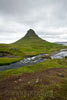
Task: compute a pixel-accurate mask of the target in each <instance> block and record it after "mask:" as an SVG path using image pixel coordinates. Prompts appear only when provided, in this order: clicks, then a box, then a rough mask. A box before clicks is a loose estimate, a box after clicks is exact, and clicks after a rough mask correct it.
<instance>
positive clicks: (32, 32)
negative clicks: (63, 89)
mask: <svg viewBox="0 0 67 100" xmlns="http://www.w3.org/2000/svg"><path fill="white" fill-rule="evenodd" d="M26 36H27V37H31V36H37V35H36V33H35V31H34V30H32V29H29V30H28V31H27V34H26Z"/></svg>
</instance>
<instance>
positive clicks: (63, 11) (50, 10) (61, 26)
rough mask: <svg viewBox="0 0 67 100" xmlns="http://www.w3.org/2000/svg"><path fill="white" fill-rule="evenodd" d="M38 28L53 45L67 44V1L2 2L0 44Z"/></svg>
mask: <svg viewBox="0 0 67 100" xmlns="http://www.w3.org/2000/svg"><path fill="white" fill-rule="evenodd" d="M30 28H32V29H34V30H35V32H36V33H37V34H38V35H39V36H40V37H41V38H43V39H45V40H48V41H50V42H56V41H59V42H63V41H67V0H0V43H11V42H14V41H16V40H18V39H20V38H21V37H23V36H24V35H25V34H26V32H27V30H28V29H30Z"/></svg>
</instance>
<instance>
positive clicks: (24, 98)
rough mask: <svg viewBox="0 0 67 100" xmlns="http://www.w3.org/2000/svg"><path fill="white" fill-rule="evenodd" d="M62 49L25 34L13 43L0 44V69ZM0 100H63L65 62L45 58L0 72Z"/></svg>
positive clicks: (66, 82) (66, 77)
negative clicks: (0, 66)
mask: <svg viewBox="0 0 67 100" xmlns="http://www.w3.org/2000/svg"><path fill="white" fill-rule="evenodd" d="M64 48H67V46H62V45H60V44H54V43H49V42H47V41H45V40H42V39H41V38H39V37H38V36H37V35H36V34H35V32H34V31H33V30H29V31H28V33H27V34H26V36H25V37H24V38H21V39H20V40H18V41H17V42H15V43H12V44H0V65H6V64H10V63H14V62H16V61H19V60H21V59H23V58H24V57H28V56H33V55H37V54H41V53H48V54H52V53H54V52H56V51H59V50H60V49H64ZM47 57H48V56H47ZM43 58H44V56H43ZM0 100H67V59H65V58H63V59H59V60H58V59H51V58H49V59H48V60H47V61H44V62H41V63H38V64H35V65H29V66H24V67H21V68H16V69H11V70H7V71H0Z"/></svg>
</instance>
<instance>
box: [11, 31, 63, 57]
mask: <svg viewBox="0 0 67 100" xmlns="http://www.w3.org/2000/svg"><path fill="white" fill-rule="evenodd" d="M11 46H12V48H17V49H18V52H17V53H16V54H17V55H26V56H27V55H29V56H30V55H36V54H41V53H52V52H53V51H57V50H59V49H60V48H62V46H61V45H59V44H55V43H50V42H48V41H46V40H43V39H41V38H40V37H39V36H38V35H37V34H36V33H35V31H34V30H32V29H30V30H28V31H27V34H26V35H25V36H24V37H23V38H21V39H20V40H18V41H16V42H15V43H12V44H11Z"/></svg>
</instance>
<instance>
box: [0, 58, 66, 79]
mask: <svg viewBox="0 0 67 100" xmlns="http://www.w3.org/2000/svg"><path fill="white" fill-rule="evenodd" d="M49 68H67V59H60V60H58V59H55V60H47V61H44V62H41V63H38V64H35V65H29V66H23V67H21V68H17V69H11V70H7V71H1V72H0V78H5V77H9V76H13V75H19V74H23V73H31V72H32V73H34V72H38V71H43V70H46V69H49Z"/></svg>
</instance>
